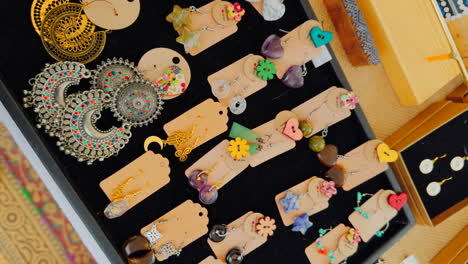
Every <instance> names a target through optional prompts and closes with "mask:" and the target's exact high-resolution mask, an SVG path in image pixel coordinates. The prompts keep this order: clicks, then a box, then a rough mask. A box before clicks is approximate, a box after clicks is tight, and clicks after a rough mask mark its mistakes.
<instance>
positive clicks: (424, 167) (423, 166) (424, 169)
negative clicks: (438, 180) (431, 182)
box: [419, 154, 447, 174]
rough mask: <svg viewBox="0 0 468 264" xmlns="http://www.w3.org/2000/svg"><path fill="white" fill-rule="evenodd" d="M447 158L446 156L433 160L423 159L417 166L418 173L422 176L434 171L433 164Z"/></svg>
mask: <svg viewBox="0 0 468 264" xmlns="http://www.w3.org/2000/svg"><path fill="white" fill-rule="evenodd" d="M445 157H447V154H444V155H442V156H439V157H436V158H434V159H432V160H431V159H424V160H422V161H421V163H420V164H419V171H420V172H421V173H423V174H429V173H431V172H432V171H433V170H434V164H435V163H436V162H437V161H438V160H439V159H443V158H445Z"/></svg>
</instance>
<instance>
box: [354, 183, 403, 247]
mask: <svg viewBox="0 0 468 264" xmlns="http://www.w3.org/2000/svg"><path fill="white" fill-rule="evenodd" d="M392 194H395V192H394V191H391V190H379V191H378V192H377V193H376V194H374V195H373V196H372V197H371V198H369V199H368V200H367V201H366V202H365V203H364V204H362V205H361V209H362V210H364V211H365V212H366V213H368V214H370V215H371V216H370V218H369V219H365V218H364V217H363V216H362V215H360V214H359V213H358V212H356V211H354V212H353V213H352V214H351V215H350V216H349V217H348V219H349V222H351V224H352V225H353V227H354V228H355V229H357V230H359V234H360V235H361V238H362V240H363V241H364V242H367V241H369V240H370V239H371V238H372V237H373V236H374V235H375V233H377V231H379V230H380V229H382V228H383V227H384V226H385V224H386V223H387V222H389V221H390V220H392V218H394V217H395V216H396V215H397V213H398V211H397V210H396V209H395V208H393V207H391V206H390V205H389V204H388V202H387V200H388V197H389V196H390V195H392Z"/></svg>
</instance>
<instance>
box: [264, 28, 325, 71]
mask: <svg viewBox="0 0 468 264" xmlns="http://www.w3.org/2000/svg"><path fill="white" fill-rule="evenodd" d="M313 27H321V25H320V23H319V22H318V21H315V20H308V21H306V22H304V23H303V24H302V25H300V26H299V27H297V28H295V29H294V30H293V31H291V32H289V33H288V34H286V35H285V36H283V37H282V38H281V40H282V42H286V44H285V45H284V46H283V48H284V55H283V57H281V58H280V59H277V60H272V61H273V62H274V63H275V64H276V70H277V73H276V76H278V78H279V79H281V78H283V75H284V73H286V71H287V70H288V69H289V67H291V66H294V65H298V66H302V65H304V64H305V63H307V62H308V61H311V60H312V59H313V58H314V57H315V56H318V55H320V53H321V52H322V49H321V48H316V47H315V45H314V43H313V42H312V39H311V38H310V35H309V33H310V30H311V29H312V28H313Z"/></svg>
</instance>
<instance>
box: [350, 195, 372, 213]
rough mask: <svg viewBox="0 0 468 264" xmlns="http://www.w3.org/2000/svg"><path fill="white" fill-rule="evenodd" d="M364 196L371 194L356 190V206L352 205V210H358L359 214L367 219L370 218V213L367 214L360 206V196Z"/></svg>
mask: <svg viewBox="0 0 468 264" xmlns="http://www.w3.org/2000/svg"><path fill="white" fill-rule="evenodd" d="M366 196H372V194H370V193H364V194H363V193H361V192H358V193H357V199H356V204H357V206H356V207H354V211H356V212H358V213H359V214H360V215H362V216H363V217H364V218H365V219H369V218H371V214H369V213H368V212H366V211H364V210H362V208H361V201H362V198H363V197H366Z"/></svg>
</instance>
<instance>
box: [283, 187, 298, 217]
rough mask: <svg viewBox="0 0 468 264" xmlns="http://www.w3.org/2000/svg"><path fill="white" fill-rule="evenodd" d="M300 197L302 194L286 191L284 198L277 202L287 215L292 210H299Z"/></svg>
mask: <svg viewBox="0 0 468 264" xmlns="http://www.w3.org/2000/svg"><path fill="white" fill-rule="evenodd" d="M302 196H303V194H294V193H293V192H292V191H290V190H288V191H287V192H286V197H285V198H283V199H281V200H279V203H280V204H281V205H282V206H283V208H284V211H285V212H286V213H287V214H289V213H290V212H292V211H294V210H299V200H300V199H301V198H302Z"/></svg>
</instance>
